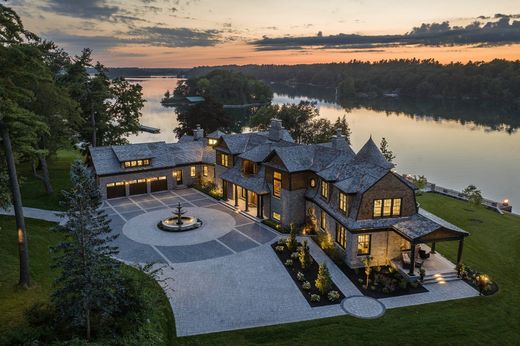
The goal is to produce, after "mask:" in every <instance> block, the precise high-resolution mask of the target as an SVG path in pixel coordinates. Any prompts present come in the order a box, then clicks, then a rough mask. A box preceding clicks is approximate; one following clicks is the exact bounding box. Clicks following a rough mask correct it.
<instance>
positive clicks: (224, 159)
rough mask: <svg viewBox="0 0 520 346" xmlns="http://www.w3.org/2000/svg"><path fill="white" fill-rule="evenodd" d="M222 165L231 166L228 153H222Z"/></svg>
mask: <svg viewBox="0 0 520 346" xmlns="http://www.w3.org/2000/svg"><path fill="white" fill-rule="evenodd" d="M220 165H221V166H224V167H229V155H228V154H220Z"/></svg>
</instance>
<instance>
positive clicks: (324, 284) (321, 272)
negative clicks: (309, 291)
mask: <svg viewBox="0 0 520 346" xmlns="http://www.w3.org/2000/svg"><path fill="white" fill-rule="evenodd" d="M314 285H315V286H316V288H317V289H318V290H319V291H320V293H321V294H322V295H324V294H325V293H327V291H328V290H330V287H331V286H332V279H331V278H330V274H329V269H328V268H327V265H326V264H325V263H323V264H320V267H319V269H318V277H317V278H316V281H315V282H314Z"/></svg>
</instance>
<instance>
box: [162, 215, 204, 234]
mask: <svg viewBox="0 0 520 346" xmlns="http://www.w3.org/2000/svg"><path fill="white" fill-rule="evenodd" d="M181 221H182V223H181V224H178V219H177V217H168V218H166V219H164V220H161V222H159V223H158V224H157V227H159V228H160V229H161V230H163V231H166V232H184V231H190V230H193V229H195V228H199V227H200V226H202V221H201V220H200V219H198V218H195V217H191V216H181Z"/></svg>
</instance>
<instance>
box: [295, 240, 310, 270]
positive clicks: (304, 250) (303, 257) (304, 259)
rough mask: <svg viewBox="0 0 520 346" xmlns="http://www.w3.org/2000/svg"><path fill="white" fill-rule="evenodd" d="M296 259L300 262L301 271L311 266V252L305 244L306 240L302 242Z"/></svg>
mask: <svg viewBox="0 0 520 346" xmlns="http://www.w3.org/2000/svg"><path fill="white" fill-rule="evenodd" d="M298 259H299V260H300V265H301V266H302V269H303V270H307V269H309V268H310V266H311V264H312V259H311V252H310V249H309V244H307V240H304V241H303V244H302V246H301V247H300V250H299V251H298Z"/></svg>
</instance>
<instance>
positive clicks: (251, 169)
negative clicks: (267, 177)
mask: <svg viewBox="0 0 520 346" xmlns="http://www.w3.org/2000/svg"><path fill="white" fill-rule="evenodd" d="M242 172H244V174H256V164H255V163H254V162H253V161H249V160H244V161H242Z"/></svg>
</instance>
